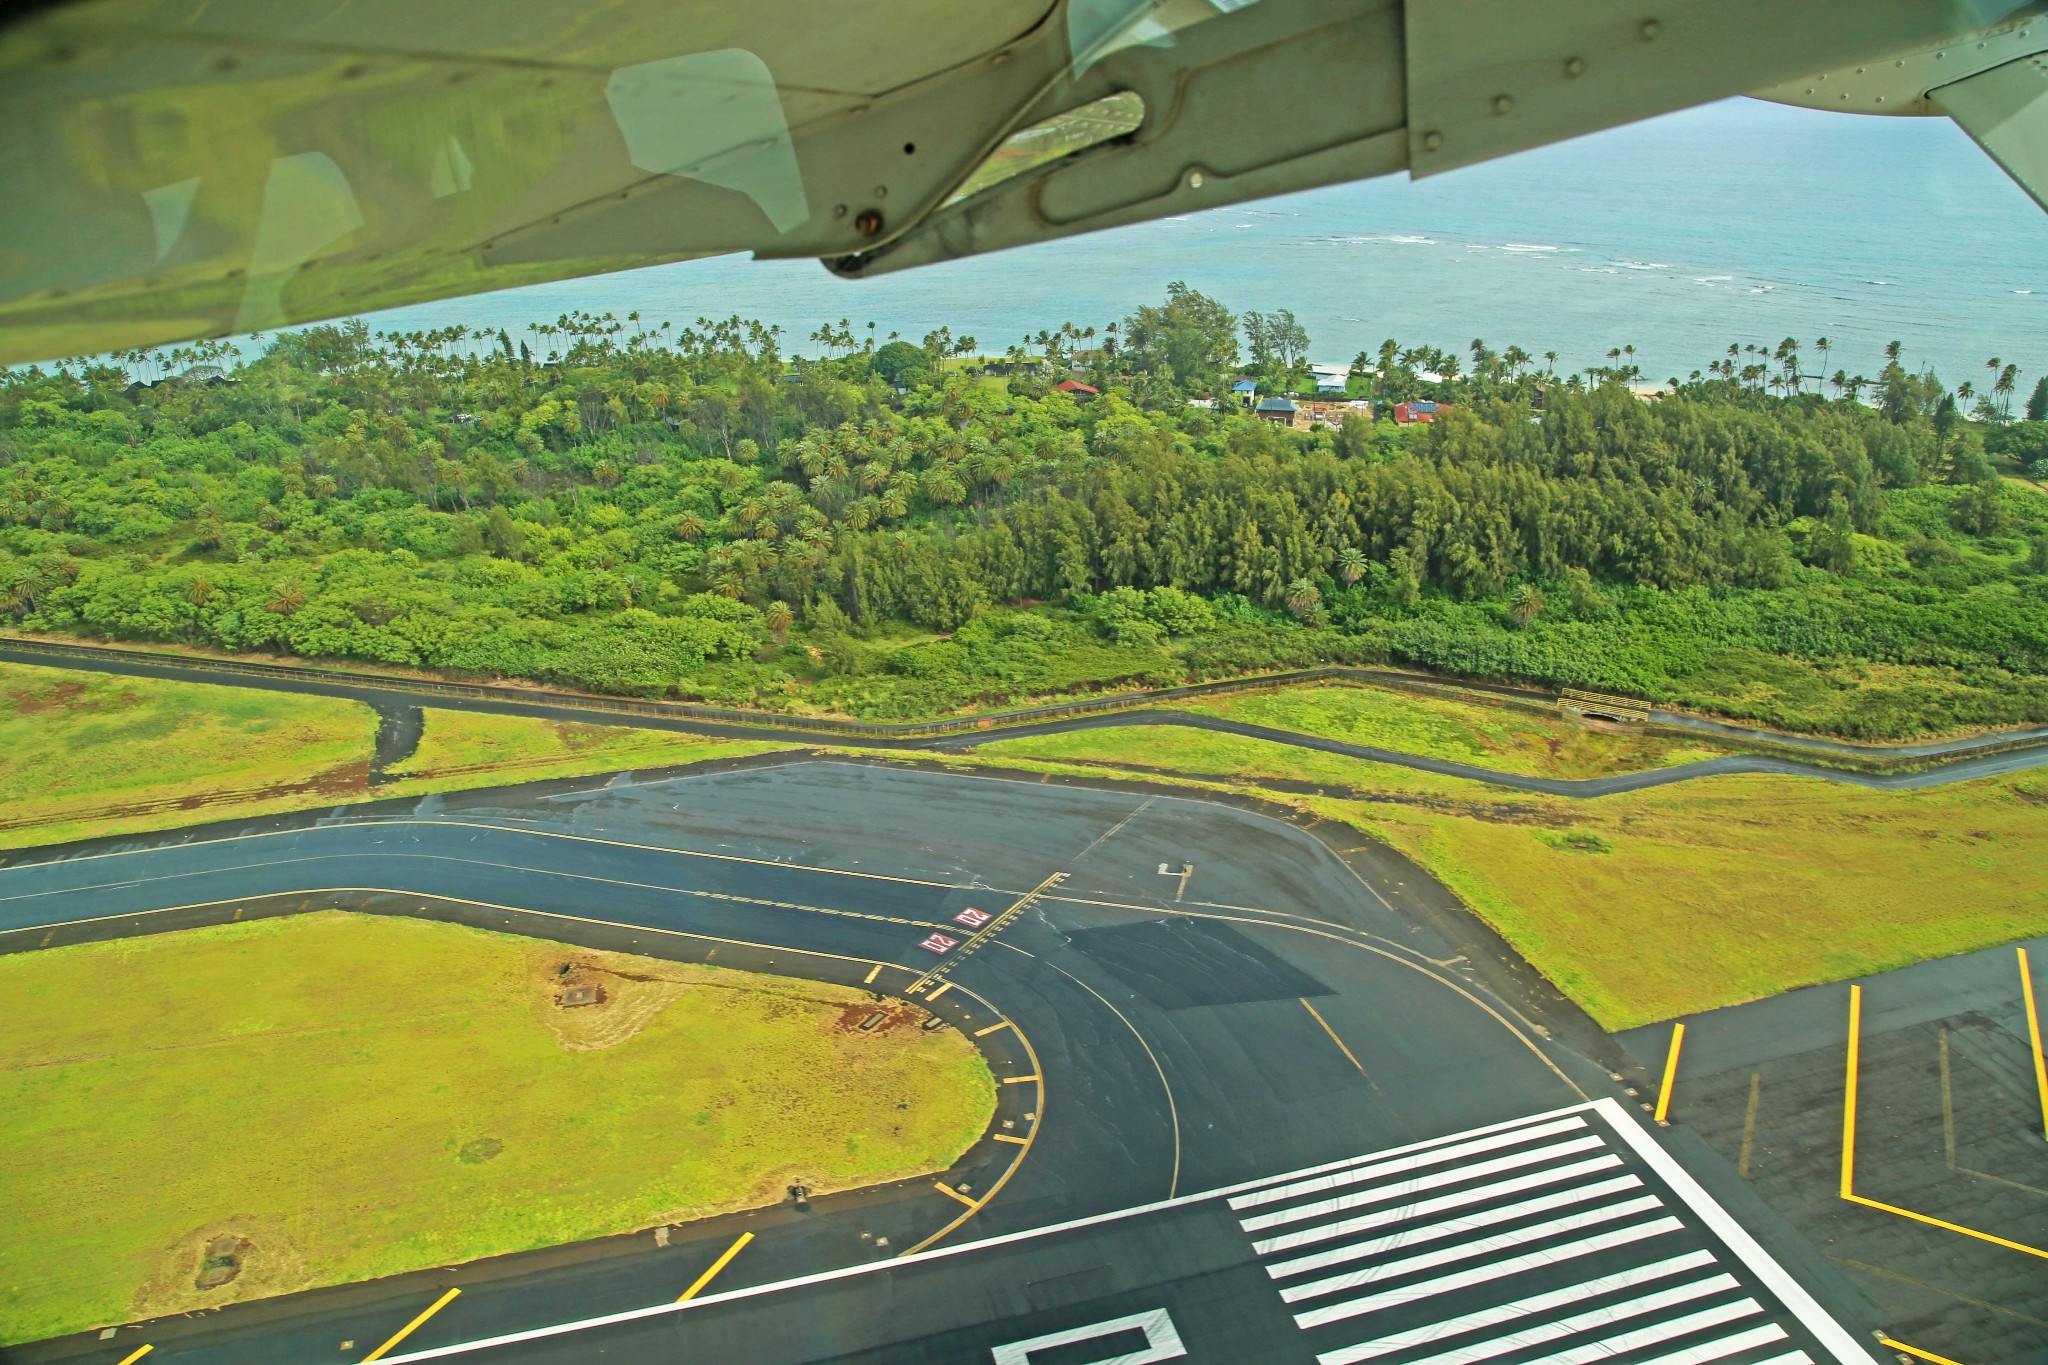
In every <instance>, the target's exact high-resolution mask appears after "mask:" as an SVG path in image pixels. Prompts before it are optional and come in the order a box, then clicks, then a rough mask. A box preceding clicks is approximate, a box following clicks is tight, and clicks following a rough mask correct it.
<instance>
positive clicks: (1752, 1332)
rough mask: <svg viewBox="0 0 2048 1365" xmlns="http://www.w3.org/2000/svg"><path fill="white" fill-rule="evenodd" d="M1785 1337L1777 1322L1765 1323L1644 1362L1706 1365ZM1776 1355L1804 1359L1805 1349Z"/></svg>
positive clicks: (1769, 1364) (1809, 1364)
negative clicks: (1730, 1335) (1711, 1361)
mask: <svg viewBox="0 0 2048 1365" xmlns="http://www.w3.org/2000/svg"><path fill="white" fill-rule="evenodd" d="M1784 1339H1785V1330H1784V1329H1783V1328H1782V1327H1779V1326H1778V1325H1777V1324H1776V1323H1765V1324H1764V1325H1763V1326H1761V1327H1752V1328H1750V1329H1749V1330H1748V1331H1746V1332H1737V1333H1736V1334H1735V1335H1734V1336H1732V1337H1723V1338H1721V1340H1719V1341H1709V1342H1706V1343H1704V1344H1703V1345H1699V1346H1688V1347H1686V1348H1685V1349H1684V1350H1682V1351H1673V1352H1672V1353H1671V1354H1669V1355H1662V1356H1658V1357H1657V1358H1656V1359H1655V1360H1646V1361H1644V1362H1643V1365H1707V1362H1708V1361H1710V1360H1726V1359H1727V1358H1728V1357H1729V1356H1732V1355H1734V1354H1735V1353H1736V1352H1737V1351H1747V1350H1749V1349H1750V1348H1751V1347H1752V1346H1768V1345H1770V1344H1771V1343H1772V1342H1774V1341H1783V1340H1784ZM1776 1359H1777V1360H1785V1361H1790V1360H1806V1353H1805V1352H1804V1351H1793V1352H1791V1353H1790V1354H1788V1355H1782V1356H1778V1357H1776ZM1764 1365H1772V1362H1771V1361H1765V1362H1764ZM1807 1365H1813V1362H1812V1361H1807Z"/></svg>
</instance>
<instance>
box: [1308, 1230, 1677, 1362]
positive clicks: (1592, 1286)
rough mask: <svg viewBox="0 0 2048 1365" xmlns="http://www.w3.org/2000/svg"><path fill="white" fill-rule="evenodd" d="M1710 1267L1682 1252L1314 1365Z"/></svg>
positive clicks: (1350, 1349)
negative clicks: (1668, 1257) (1681, 1254)
mask: <svg viewBox="0 0 2048 1365" xmlns="http://www.w3.org/2000/svg"><path fill="white" fill-rule="evenodd" d="M1713 1264H1714V1253H1713V1252H1711V1251H1688V1252H1686V1253H1685V1254H1684V1255H1683V1256H1673V1257H1671V1258H1670V1259H1669V1260H1664V1261H1653V1262H1651V1263H1650V1264H1649V1265H1641V1266H1636V1267H1634V1268H1632V1269H1629V1270H1622V1271H1617V1272H1616V1273H1614V1274H1612V1275H1602V1276H1601V1277H1600V1278H1599V1279H1597V1280H1587V1281H1585V1282H1584V1283H1582V1284H1574V1285H1567V1286H1565V1287H1564V1288H1563V1289H1551V1290H1546V1291H1545V1292H1543V1293H1541V1294H1532V1295H1530V1296H1529V1297H1528V1298H1526V1299H1517V1300H1515V1301H1514V1302H1513V1303H1503V1304H1497V1305H1495V1306H1494V1307H1492V1308H1481V1309H1478V1310H1476V1311H1474V1312H1470V1313H1466V1314H1464V1315H1463V1316H1461V1317H1455V1318H1446V1319H1444V1320H1443V1321H1442V1322H1433V1323H1431V1324H1429V1325H1428V1326H1427V1327H1413V1328H1410V1329H1409V1330H1407V1331H1405V1332H1396V1333H1395V1334H1394V1335H1392V1336H1386V1337H1376V1338H1374V1339H1373V1340H1371V1341H1362V1342H1360V1343H1359V1344H1358V1345H1356V1346H1347V1347H1345V1348H1344V1349H1343V1350H1341V1351H1330V1352H1328V1353H1326V1354H1324V1355H1320V1356H1317V1357H1316V1359H1317V1361H1318V1362H1320V1365H1357V1362H1358V1361H1361V1360H1371V1359H1373V1358H1374V1357H1375V1356H1383V1355H1386V1354H1387V1353H1388V1352H1390V1351H1405V1350H1407V1349H1408V1348H1409V1347H1411V1346H1427V1345H1429V1344H1430V1343H1431V1342H1433V1341H1441V1340H1443V1339H1444V1338H1445V1337H1455V1336H1460V1335H1462V1334H1464V1333H1466V1332H1476V1331H1478V1330H1479V1329H1480V1328H1482V1327H1497V1326H1499V1325H1500V1324H1501V1323H1504V1322H1513V1321H1514V1320H1515V1319H1516V1318H1526V1317H1529V1316H1530V1315H1532V1314H1535V1313H1547V1312H1549V1311H1550V1310H1551V1309H1553V1308H1563V1307H1564V1306H1566V1305H1567V1304H1574V1303H1579V1302H1582V1301H1583V1300H1586V1299H1590V1298H1595V1297H1597V1296H1598V1295H1601V1294H1612V1293H1614V1292H1616V1291H1617V1290H1622V1289H1634V1288H1636V1287H1637V1286H1638V1285H1644V1284H1648V1283H1650V1281H1652V1280H1662V1279H1666V1278H1668V1277H1670V1276H1672V1275H1677V1274H1681V1273H1683V1272H1685V1271H1688V1270H1699V1269H1702V1268H1704V1267H1707V1266H1711V1265H1713Z"/></svg>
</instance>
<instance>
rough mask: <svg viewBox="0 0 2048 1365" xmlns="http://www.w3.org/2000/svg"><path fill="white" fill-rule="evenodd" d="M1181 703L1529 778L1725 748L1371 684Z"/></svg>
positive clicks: (1641, 765) (1611, 769) (1628, 768)
mask: <svg viewBox="0 0 2048 1365" xmlns="http://www.w3.org/2000/svg"><path fill="white" fill-rule="evenodd" d="M1185 709H1187V710H1189V711H1195V712H1200V713H1203V714H1207V715H1213V716H1221V717H1224V718H1227V719H1230V720H1236V721H1243V722H1246V723H1247V724H1252V725H1266V726H1271V727H1272V728H1274V729H1278V730H1291V731H1293V732H1295V733H1296V734H1304V735H1320V736H1323V737H1325V738H1328V739H1338V740H1343V741H1345V742H1346V743H1349V744H1364V745H1370V746H1372V747H1374V748H1380V749H1392V750H1396V751H1398V752H1400V753H1405V754H1417V755H1420V756H1422V757H1426V758H1441V759H1448V760H1450V761H1452V762H1455V763H1471V764H1475V765H1477V766H1480V767H1484V768H1492V769H1495V770H1496V771H1499V772H1506V773H1517V774H1522V775H1526V776H1532V777H1565V778H1583V777H1604V776H1606V775H1608V774H1610V773H1619V772H1638V771H1641V770H1643V769H1645V768H1661V767H1668V766H1670V765H1672V764H1677V763H1690V762H1693V761H1694V760H1696V759H1702V758H1712V757H1714V756H1716V755H1717V754H1719V753H1721V752H1723V751H1722V750H1719V749H1714V748H1710V747H1708V746H1706V745H1704V744H1689V743H1686V742H1684V741H1677V740H1671V739H1665V738H1661V737H1658V736H1654V735H1644V734H1641V733H1639V732H1631V731H1625V730H1619V729H1603V730H1594V729H1589V728H1588V727H1586V726H1584V725H1581V724H1579V723H1577V722H1576V721H1571V720H1566V719H1565V718H1564V717H1562V716H1557V715H1539V714H1537V713H1535V712H1531V711H1525V710H1522V709H1520V708H1511V707H1505V706H1489V705H1486V704H1484V703H1480V702H1473V701H1462V700H1458V699H1455V698H1451V697H1442V696H1435V695H1429V694H1424V693H1411V692H1398V691H1391V690H1387V689H1381V688H1370V687H1345V686H1309V687H1291V688H1286V689H1283V690H1280V691H1274V692H1254V693H1247V694H1242V695H1239V696H1230V697H1220V698H1215V699H1211V700H1205V701H1198V702H1193V703H1190V704H1189V705H1188V706H1187V707H1186V708H1185Z"/></svg>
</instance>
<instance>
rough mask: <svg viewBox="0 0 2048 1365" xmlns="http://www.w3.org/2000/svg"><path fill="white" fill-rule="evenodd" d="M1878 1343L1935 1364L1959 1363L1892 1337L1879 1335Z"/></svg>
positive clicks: (1951, 1364)
mask: <svg viewBox="0 0 2048 1365" xmlns="http://www.w3.org/2000/svg"><path fill="white" fill-rule="evenodd" d="M1877 1344H1878V1345H1880V1346H1889V1347H1891V1348H1892V1349H1893V1350H1894V1351H1904V1352H1905V1353H1906V1354H1907V1355H1909V1356H1918V1357H1920V1359H1922V1360H1931V1361H1933V1362H1934V1365H1957V1362H1956V1361H1953V1360H1950V1359H1949V1358H1948V1357H1947V1356H1938V1355H1936V1354H1934V1352H1932V1351H1923V1350H1921V1349H1920V1348H1919V1347H1917V1346H1908V1345H1907V1344H1906V1343H1905V1342H1903V1341H1893V1340H1892V1339H1891V1338H1890V1337H1879V1338H1878V1339H1877Z"/></svg>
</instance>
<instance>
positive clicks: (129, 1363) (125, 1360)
mask: <svg viewBox="0 0 2048 1365" xmlns="http://www.w3.org/2000/svg"><path fill="white" fill-rule="evenodd" d="M155 1349H156V1347H154V1346H150V1345H148V1344H146V1343H145V1344H144V1345H142V1346H140V1347H138V1348H136V1350H135V1352H134V1354H132V1355H125V1356H122V1357H121V1365H135V1362H136V1361H138V1360H140V1359H142V1358H143V1357H144V1356H146V1355H148V1354H149V1353H150V1352H151V1351H154V1350H155Z"/></svg>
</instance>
